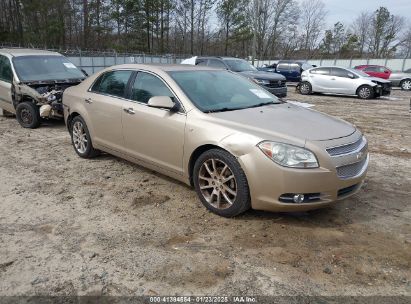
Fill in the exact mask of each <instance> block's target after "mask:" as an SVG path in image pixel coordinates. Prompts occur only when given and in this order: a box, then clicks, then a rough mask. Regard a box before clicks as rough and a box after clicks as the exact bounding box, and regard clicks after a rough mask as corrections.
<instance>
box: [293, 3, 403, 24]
mask: <svg viewBox="0 0 411 304" xmlns="http://www.w3.org/2000/svg"><path fill="white" fill-rule="evenodd" d="M300 1H301V2H302V0H300ZM323 2H324V4H325V8H326V10H327V13H328V14H327V18H326V20H327V25H328V26H332V25H333V24H334V23H336V22H337V21H341V22H342V23H343V24H344V25H345V26H348V25H349V24H351V22H352V21H353V20H354V19H355V17H356V16H357V15H358V14H359V13H360V12H362V11H375V10H377V9H378V8H379V7H380V6H385V7H386V8H388V10H389V11H390V12H391V13H392V14H394V15H401V16H404V17H406V18H408V19H410V18H411V0H323Z"/></svg>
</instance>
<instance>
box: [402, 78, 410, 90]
mask: <svg viewBox="0 0 411 304" xmlns="http://www.w3.org/2000/svg"><path fill="white" fill-rule="evenodd" d="M401 88H402V89H403V90H407V91H409V90H411V80H404V81H403V82H402V84H401Z"/></svg>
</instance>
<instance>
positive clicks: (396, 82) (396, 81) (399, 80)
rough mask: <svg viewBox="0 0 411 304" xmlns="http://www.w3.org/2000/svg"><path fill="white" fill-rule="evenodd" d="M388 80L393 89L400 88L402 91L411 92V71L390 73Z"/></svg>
mask: <svg viewBox="0 0 411 304" xmlns="http://www.w3.org/2000/svg"><path fill="white" fill-rule="evenodd" d="M389 80H390V81H391V82H392V85H393V86H395V87H400V88H401V89H402V90H407V91H410V90H411V69H408V70H405V71H404V72H392V73H391V75H390V78H389Z"/></svg>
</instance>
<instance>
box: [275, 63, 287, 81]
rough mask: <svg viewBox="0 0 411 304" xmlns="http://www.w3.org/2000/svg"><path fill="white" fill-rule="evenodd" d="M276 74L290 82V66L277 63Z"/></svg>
mask: <svg viewBox="0 0 411 304" xmlns="http://www.w3.org/2000/svg"><path fill="white" fill-rule="evenodd" d="M276 70H277V73H279V74H281V75H283V76H284V77H285V78H287V80H290V64H289V63H279V64H278V65H277V68H276Z"/></svg>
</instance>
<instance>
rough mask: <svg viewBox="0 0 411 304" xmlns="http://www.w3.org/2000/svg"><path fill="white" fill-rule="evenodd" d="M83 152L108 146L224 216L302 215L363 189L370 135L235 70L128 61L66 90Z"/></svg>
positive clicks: (70, 120)
mask: <svg viewBox="0 0 411 304" xmlns="http://www.w3.org/2000/svg"><path fill="white" fill-rule="evenodd" d="M63 104H64V117H65V122H66V124H67V126H68V130H69V132H70V135H71V138H72V143H73V146H74V149H75V151H76V152H77V154H78V155H79V156H80V157H84V158H90V157H94V156H97V155H98V154H99V152H100V151H104V152H107V153H110V154H113V155H116V156H118V157H121V158H125V159H127V160H129V161H132V162H134V163H138V164H140V165H142V166H145V167H147V168H150V169H153V170H156V171H158V172H160V173H162V174H165V175H168V176H170V177H173V178H175V179H177V180H180V181H183V182H185V183H187V184H189V185H192V186H194V188H195V190H196V192H197V194H198V196H199V198H200V200H201V202H202V203H203V204H204V206H205V207H207V208H208V209H209V210H211V211H212V212H214V213H216V214H219V215H221V216H226V217H231V216H235V215H238V214H240V213H242V212H244V211H246V210H247V209H249V208H253V209H260V210H268V211H304V210H310V209H315V208H321V207H324V206H327V205H329V204H330V203H332V202H334V201H336V200H338V199H342V198H346V197H348V196H350V195H353V194H354V193H356V192H357V191H358V190H359V189H360V187H361V185H362V182H363V180H364V177H365V174H366V171H367V167H368V160H369V156H368V147H367V140H366V139H365V137H364V136H363V135H362V134H361V132H360V131H359V130H358V129H356V128H355V127H354V126H353V125H351V124H349V123H347V122H345V121H342V120H339V119H336V118H333V117H330V116H327V115H325V114H322V113H319V112H316V111H314V110H311V109H306V108H303V107H300V106H297V105H293V104H290V103H287V102H283V101H281V100H279V99H278V98H277V97H275V96H274V95H272V94H270V93H269V92H267V91H265V90H264V89H262V88H261V87H260V86H258V85H257V84H255V83H254V82H252V81H250V80H249V79H247V78H244V77H243V76H240V75H237V74H235V73H232V72H230V71H225V70H218V69H212V68H207V67H193V66H185V65H138V64H133V65H120V66H113V67H110V68H108V69H105V70H103V71H101V72H99V73H96V74H95V75H93V76H91V77H89V78H87V79H86V80H85V81H83V82H82V83H81V84H79V85H78V86H75V87H71V88H68V89H67V90H66V91H65V92H64V96H63Z"/></svg>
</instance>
